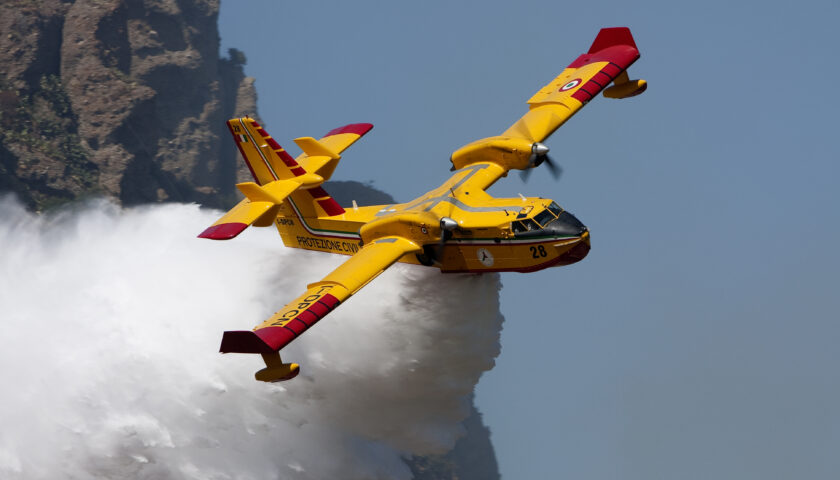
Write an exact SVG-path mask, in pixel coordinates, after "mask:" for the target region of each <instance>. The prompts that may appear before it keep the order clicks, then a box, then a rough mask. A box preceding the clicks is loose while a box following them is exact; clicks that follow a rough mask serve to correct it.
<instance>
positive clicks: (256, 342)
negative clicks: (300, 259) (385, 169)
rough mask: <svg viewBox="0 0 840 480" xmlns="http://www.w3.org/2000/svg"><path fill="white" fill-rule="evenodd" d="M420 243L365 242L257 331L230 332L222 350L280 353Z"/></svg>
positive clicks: (395, 240)
mask: <svg viewBox="0 0 840 480" xmlns="http://www.w3.org/2000/svg"><path fill="white" fill-rule="evenodd" d="M421 251H422V248H421V247H420V246H418V245H417V244H416V243H414V242H412V241H410V240H407V239H405V238H402V237H385V238H380V239H377V240H375V241H373V242H372V243H370V244H368V245H365V246H364V247H363V248H362V249H361V250H359V252H358V253H356V254H355V255H353V256H352V257H350V259H349V260H347V261H346V262H344V263H343V264H341V266H339V267H338V268H336V269H335V270H333V272H332V273H330V274H329V275H327V276H326V277H324V278H323V279H322V280H321V281H320V282H316V283H313V284H310V285H308V286H307V290H306V292H304V293H303V295H301V296H300V297H298V298H296V299H295V300H294V301H292V302H290V303H289V304H288V305H286V306H285V307H283V308H282V309H281V310H280V311H278V312H277V313H275V314H274V315H272V316H271V318H269V319H268V320H266V321H265V322H263V323H261V324H259V325H258V326H257V327H256V328H254V330H253V331H228V332H225V334H224V336H223V337H222V345H221V347H220V348H219V351H221V352H222V353H234V352H235V353H262V354H269V353H272V352H276V351H278V350H280V349H281V348H283V347H285V346H286V345H288V344H289V343H290V342H291V341H292V340H294V339H295V338H297V337H298V336H300V335H301V334H302V333H303V332H305V331H306V330H307V329H308V328H309V327H311V326H312V325H314V324H315V323H316V322H318V321H319V320H320V319H322V318H324V316H326V315H327V314H328V313H330V312H331V311H332V310H333V309H335V308H336V307H337V306H338V305H339V304H340V303H341V302H343V301H344V300H346V299H347V298H349V297H350V296H351V295H353V294H354V293H356V292H357V291H359V290H360V289H361V288H362V287H364V286H365V285H367V284H368V282H370V281H371V280H373V279H374V278H376V277H377V276H378V275H379V274H380V273H382V272H383V271H384V270H385V269H386V268H388V267H389V266H391V265H392V264H393V263H394V262H396V261H397V260H399V259H400V257H402V256H403V255H405V254H408V253H418V252H421Z"/></svg>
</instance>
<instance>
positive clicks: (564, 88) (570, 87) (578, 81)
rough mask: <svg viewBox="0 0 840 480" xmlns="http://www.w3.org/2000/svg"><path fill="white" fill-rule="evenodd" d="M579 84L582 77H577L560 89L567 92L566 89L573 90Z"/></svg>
mask: <svg viewBox="0 0 840 480" xmlns="http://www.w3.org/2000/svg"><path fill="white" fill-rule="evenodd" d="M578 85H580V79H579V78H576V79H574V80H572V81H570V82H569V83H567V84H565V85H563V86H562V87H560V91H561V92H565V91H566V90H571V89H573V88H575V87H577V86H578Z"/></svg>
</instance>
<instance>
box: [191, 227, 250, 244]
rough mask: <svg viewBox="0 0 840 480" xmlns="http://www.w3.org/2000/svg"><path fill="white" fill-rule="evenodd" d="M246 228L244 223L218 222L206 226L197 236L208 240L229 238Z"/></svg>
mask: <svg viewBox="0 0 840 480" xmlns="http://www.w3.org/2000/svg"><path fill="white" fill-rule="evenodd" d="M246 228H248V224H246V223H220V224H219V225H213V226H212V227H207V229H206V230H204V231H203V232H201V234H200V235H199V236H198V238H209V239H210V240H230V239H231V238H233V237H235V236H237V235H239V234H240V233H242V230H245V229H246Z"/></svg>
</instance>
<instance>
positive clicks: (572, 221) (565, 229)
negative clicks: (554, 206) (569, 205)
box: [546, 211, 587, 237]
mask: <svg viewBox="0 0 840 480" xmlns="http://www.w3.org/2000/svg"><path fill="white" fill-rule="evenodd" d="M546 230H548V231H550V232H551V233H553V234H555V235H557V236H559V237H579V236H581V235H583V232H585V231H586V230H587V228H586V225H584V224H583V223H581V222H580V220H578V219H577V217H575V216H574V215H572V214H571V213H569V212H566V211H564V212H563V213H561V214H560V216H558V217H557V220H555V221H553V222H551V223H550V224H548V225H547V226H546Z"/></svg>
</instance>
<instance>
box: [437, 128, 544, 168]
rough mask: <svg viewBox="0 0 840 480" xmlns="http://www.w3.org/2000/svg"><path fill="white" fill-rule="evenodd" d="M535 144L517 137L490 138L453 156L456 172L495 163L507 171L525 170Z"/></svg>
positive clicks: (467, 146)
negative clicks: (481, 163) (478, 165)
mask: <svg viewBox="0 0 840 480" xmlns="http://www.w3.org/2000/svg"><path fill="white" fill-rule="evenodd" d="M533 144H534V142H532V141H530V140H527V139H524V138H517V137H502V136H496V137H488V138H482V139H481V140H476V141H475V142H472V143H469V144H467V145H464V146H463V147H461V148H459V149H458V150H456V151H455V153H453V154H452V157H451V158H450V161H451V162H452V166H453V168H454V169H455V170H458V169H461V168H464V167H466V166H468V165H471V164H473V163H478V162H493V163H496V164H498V165H500V166H501V167H503V168H504V169H505V170H510V169H514V168H516V169H525V168H528V166H529V159H530V157H531V153H532V152H531V147H532V146H533Z"/></svg>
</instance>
